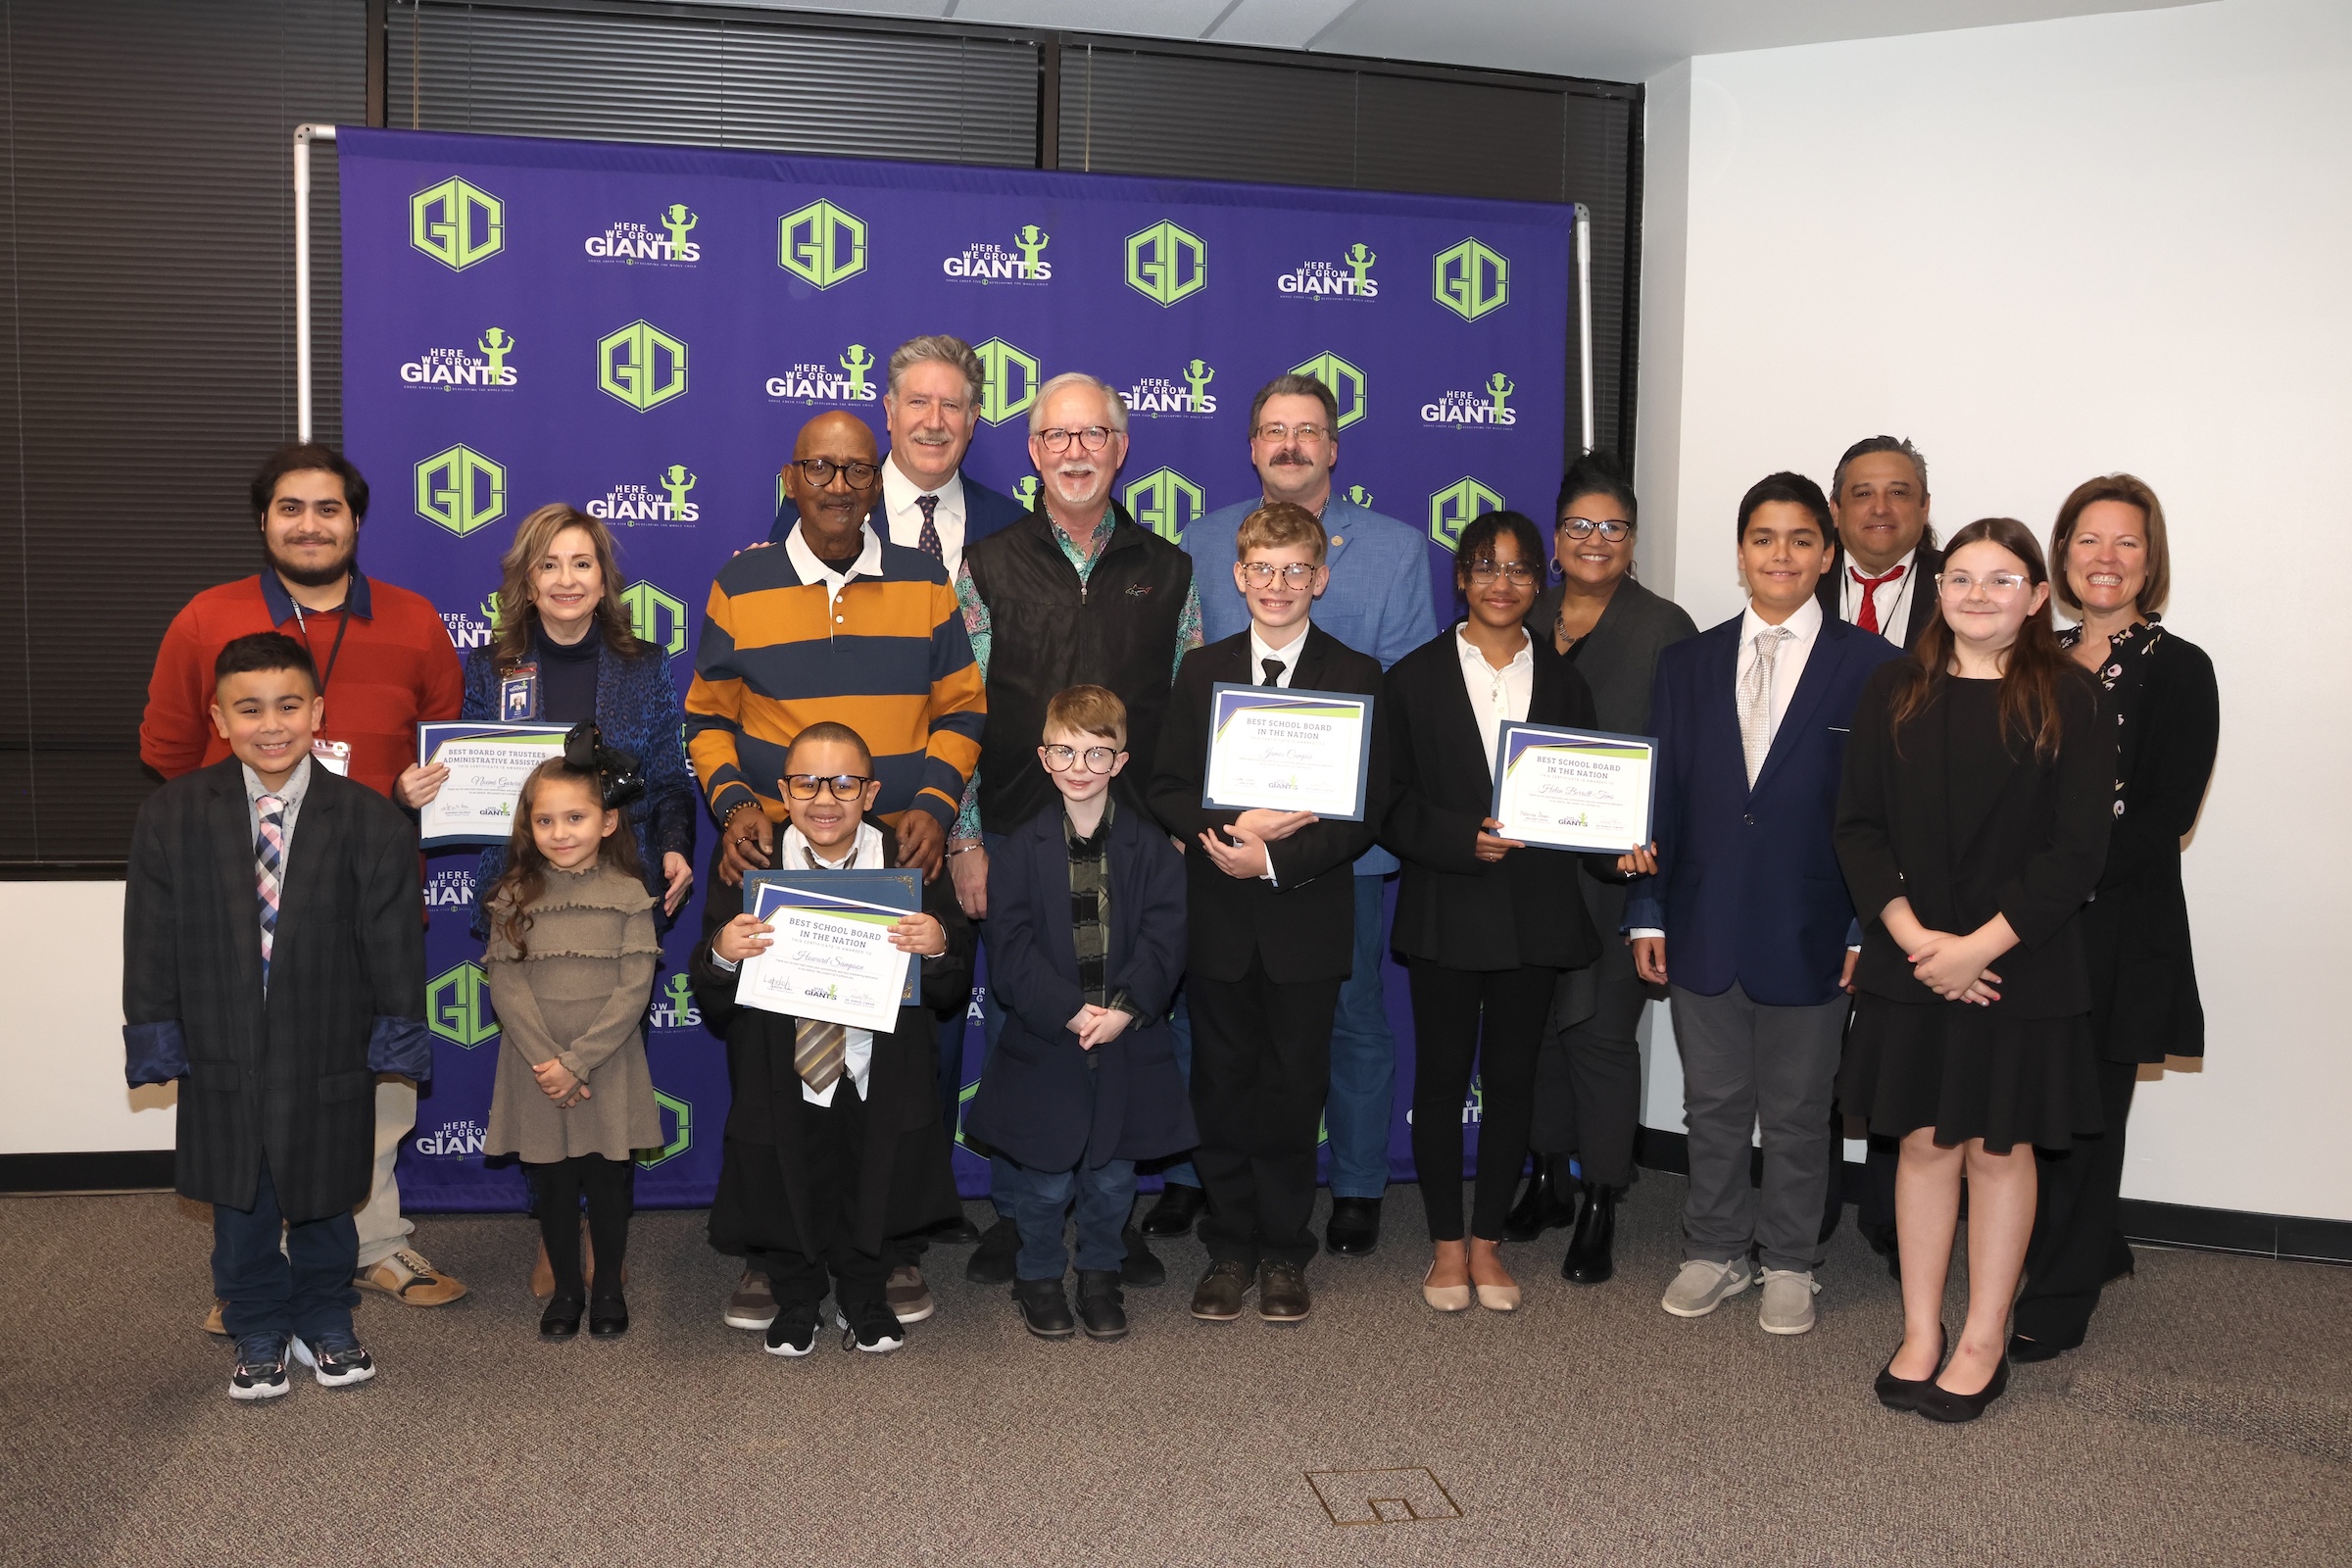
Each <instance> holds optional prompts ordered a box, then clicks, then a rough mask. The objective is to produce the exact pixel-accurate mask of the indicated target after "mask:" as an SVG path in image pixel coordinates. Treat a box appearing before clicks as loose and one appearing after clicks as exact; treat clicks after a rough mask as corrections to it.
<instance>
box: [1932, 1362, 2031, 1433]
mask: <svg viewBox="0 0 2352 1568" xmlns="http://www.w3.org/2000/svg"><path fill="white" fill-rule="evenodd" d="M2008 1387H2009V1357H2008V1356H2006V1355H2004V1356H2002V1357H2001V1364H2000V1365H1998V1366H1996V1367H1994V1368H1993V1369H1992V1378H1991V1380H1990V1381H1989V1382H1987V1383H1986V1384H1985V1387H1983V1388H1982V1389H1979V1390H1978V1391H1977V1392H1976V1393H1974V1394H1954V1393H1953V1392H1952V1391H1951V1390H1949V1389H1947V1388H1943V1387H1940V1386H1939V1385H1937V1384H1935V1383H1930V1384H1929V1385H1928V1386H1927V1387H1926V1388H1924V1389H1922V1390H1920V1391H1919V1404H1918V1406H1917V1408H1918V1410H1919V1413H1920V1414H1921V1415H1924V1416H1926V1417H1927V1418H1928V1419H1929V1420H1931V1421H1945V1422H1960V1421H1974V1420H1975V1419H1976V1418H1977V1417H1979V1416H1981V1415H1983V1414H1984V1413H1985V1410H1986V1409H1987V1408H1988V1407H1989V1406H1990V1405H1991V1403H1992V1401H1993V1400H1995V1399H1997V1398H1999V1397H2001V1394H2002V1391H2003V1390H2005V1389H2007V1388H2008Z"/></svg>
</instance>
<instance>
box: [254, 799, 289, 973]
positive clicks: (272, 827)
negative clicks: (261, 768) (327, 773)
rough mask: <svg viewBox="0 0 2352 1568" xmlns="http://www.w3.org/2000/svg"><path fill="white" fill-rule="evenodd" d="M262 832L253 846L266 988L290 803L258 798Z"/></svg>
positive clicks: (255, 811) (274, 932)
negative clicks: (288, 805) (287, 809)
mask: <svg viewBox="0 0 2352 1568" xmlns="http://www.w3.org/2000/svg"><path fill="white" fill-rule="evenodd" d="M253 809H254V814H255V815H256V816H257V817H259V818H260V820H261V831H260V832H259V833H258V834H257V835H255V838H254V844H253V859H254V868H253V891H254V897H255V900H256V902H257V903H258V904H259V905H260V907H261V915H262V985H263V986H264V988H265V989H266V988H267V987H268V986H269V984H270V948H271V947H272V945H274V944H275V942H276V941H277V894H278V883H279V880H280V878H281V877H283V876H284V874H285V865H286V803H285V801H284V800H283V799H281V798H280V797H278V796H275V795H261V796H256V797H255V798H254V802H253Z"/></svg>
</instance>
